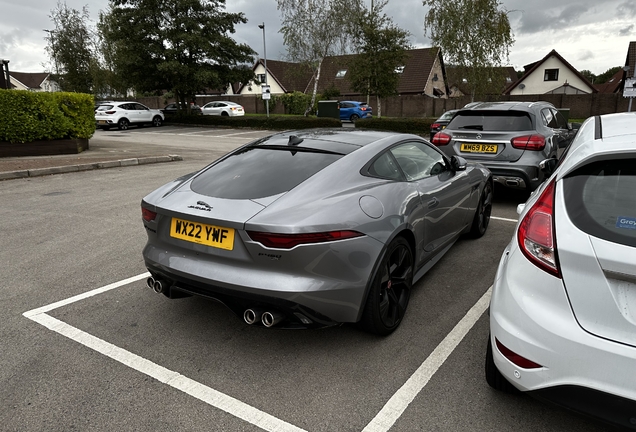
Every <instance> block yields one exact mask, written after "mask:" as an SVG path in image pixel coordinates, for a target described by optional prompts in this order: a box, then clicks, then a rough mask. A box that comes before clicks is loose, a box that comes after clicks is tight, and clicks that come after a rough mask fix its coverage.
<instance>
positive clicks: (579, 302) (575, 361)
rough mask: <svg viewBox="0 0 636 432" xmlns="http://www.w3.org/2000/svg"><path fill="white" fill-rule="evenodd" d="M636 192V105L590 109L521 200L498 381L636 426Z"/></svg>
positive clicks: (496, 365)
mask: <svg viewBox="0 0 636 432" xmlns="http://www.w3.org/2000/svg"><path fill="white" fill-rule="evenodd" d="M555 165H557V162H556V160H554V159H551V160H548V161H546V162H544V163H543V164H542V166H543V167H544V169H546V170H548V172H550V170H551V169H552V168H553V167H554V166H555ZM634 191H636V113H622V114H609V115H603V116H596V117H592V118H589V119H588V120H586V121H585V122H584V123H583V125H582V127H581V129H580V130H579V133H578V135H577V136H576V138H575V139H574V141H573V142H572V144H571V145H570V147H569V148H568V149H567V150H566V152H565V154H564V156H563V157H562V158H561V160H560V161H559V162H558V166H557V167H556V170H555V171H554V173H553V174H552V176H551V177H550V178H549V179H548V180H546V181H545V182H544V184H543V185H541V187H539V188H538V189H537V190H536V191H535V192H534V193H533V194H532V196H531V197H530V199H529V200H528V201H527V203H526V204H525V205H520V206H519V208H518V212H519V213H520V219H519V220H520V222H519V224H518V225H517V228H516V230H515V233H514V235H513V238H512V240H511V242H510V244H509V245H508V246H507V247H506V249H505V250H504V253H503V256H502V257H501V262H500V263H499V268H498V271H497V275H496V277H495V282H494V285H493V289H492V298H491V303H490V337H489V340H488V347H487V353H486V380H487V382H488V384H490V386H492V387H494V388H495V389H499V390H504V391H515V390H520V391H522V392H527V393H528V394H530V395H535V396H537V397H540V398H543V399H547V400H550V401H553V402H556V403H557V404H559V405H562V406H564V407H567V408H570V409H573V410H576V411H580V412H583V413H585V414H587V415H592V416H597V417H600V418H603V419H605V420H608V421H610V422H612V423H615V424H616V425H619V426H622V427H626V428H631V429H633V428H634V427H635V423H636V420H635V419H636V374H634V373H633V371H635V370H636V265H635V263H636V193H635V192H634Z"/></svg>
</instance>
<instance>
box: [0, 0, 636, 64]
mask: <svg viewBox="0 0 636 432" xmlns="http://www.w3.org/2000/svg"><path fill="white" fill-rule="evenodd" d="M107 1H108V0H66V4H67V5H68V6H69V7H71V8H75V9H78V10H81V8H82V7H83V6H87V7H88V9H89V12H90V14H91V17H92V18H93V20H94V22H96V21H97V17H98V13H99V10H100V9H103V8H105V6H106V5H107ZM365 1H367V2H369V1H370V0H365ZM56 4H57V0H0V11H1V12H0V58H5V59H9V60H10V63H9V67H10V70H13V71H19V72H42V71H43V70H44V69H45V67H44V66H43V64H46V63H47V62H48V58H47V55H46V52H45V51H44V47H45V41H44V36H45V32H44V29H52V28H53V24H52V22H51V19H50V17H49V15H50V14H51V10H53V9H54V8H55V6H56ZM226 4H227V10H228V11H229V12H243V13H244V14H245V17H246V18H247V19H248V23H247V24H241V25H239V26H237V28H236V33H235V34H234V35H233V37H234V39H235V40H236V41H238V42H241V43H247V44H248V45H250V46H251V47H252V49H254V50H255V51H256V52H258V55H259V56H262V55H263V33H262V31H261V30H260V29H259V28H258V24H261V23H262V22H264V23H265V38H266V44H267V57H268V58H270V59H275V60H284V58H285V47H284V45H283V40H282V37H281V35H280V33H279V32H278V30H279V28H280V13H279V11H278V10H277V9H276V5H277V3H276V0H226ZM502 4H503V7H504V8H505V9H507V10H508V11H509V19H510V23H511V25H512V29H513V33H514V38H515V43H514V45H513V46H512V49H511V51H510V65H511V66H514V67H515V69H517V70H519V69H522V68H523V66H524V65H526V64H528V63H532V62H535V61H537V60H541V59H542V58H543V57H544V56H545V55H546V54H547V53H549V52H550V51H551V50H552V49H555V50H556V51H557V52H558V53H559V54H561V55H562V56H563V57H564V58H565V59H566V60H567V61H568V62H569V63H570V64H571V65H572V66H573V67H575V68H576V69H578V70H579V71H580V70H584V69H588V70H590V71H592V72H593V73H595V74H597V75H598V74H601V73H603V72H605V71H606V70H607V69H609V68H611V67H614V66H622V65H624V64H625V57H626V55H627V48H628V46H629V42H630V41H636V26H635V23H636V1H635V0H558V1H555V0H502ZM385 12H387V13H388V14H389V15H391V16H392V17H393V20H394V22H395V23H396V24H397V25H399V26H400V27H402V28H403V29H406V30H408V31H409V32H410V33H411V43H412V44H413V45H414V46H415V47H417V48H422V47H430V46H431V44H430V40H429V38H428V37H427V35H425V34H424V30H423V23H424V16H425V15H426V12H427V9H426V8H425V7H424V6H423V5H422V1H421V0H390V1H389V5H388V6H387V8H386V9H385Z"/></svg>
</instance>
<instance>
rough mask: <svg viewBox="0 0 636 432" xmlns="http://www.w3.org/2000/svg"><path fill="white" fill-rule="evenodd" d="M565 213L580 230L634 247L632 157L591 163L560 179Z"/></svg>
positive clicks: (634, 169) (635, 217) (635, 197)
mask: <svg viewBox="0 0 636 432" xmlns="http://www.w3.org/2000/svg"><path fill="white" fill-rule="evenodd" d="M563 188H564V196H565V205H566V209H567V212H568V216H569V217H570V219H571V220H572V222H573V223H574V225H576V227H577V228H579V229H580V230H581V231H583V232H586V233H588V234H590V235H592V236H594V237H598V238H602V239H604V240H608V241H611V242H614V243H619V244H624V245H627V246H636V193H634V191H635V190H636V158H633V159H615V160H605V161H600V162H594V163H591V164H589V165H586V166H585V167H582V168H579V169H578V170H576V171H575V172H573V173H572V174H570V175H569V176H567V177H566V178H565V179H564V182H563Z"/></svg>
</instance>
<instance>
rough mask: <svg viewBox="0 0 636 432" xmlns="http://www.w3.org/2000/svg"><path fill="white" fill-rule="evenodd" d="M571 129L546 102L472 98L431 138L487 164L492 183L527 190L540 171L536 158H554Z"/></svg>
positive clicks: (533, 185) (534, 185) (570, 135)
mask: <svg viewBox="0 0 636 432" xmlns="http://www.w3.org/2000/svg"><path fill="white" fill-rule="evenodd" d="M575 134H576V132H575V131H574V130H573V129H572V127H571V125H569V124H568V123H567V122H566V121H565V118H564V117H563V115H562V114H561V113H560V112H559V111H558V110H557V109H556V108H555V107H554V106H553V105H552V104H550V103H548V102H477V103H474V104H470V106H468V105H467V106H466V107H464V108H463V109H461V110H460V111H459V112H457V113H456V114H455V116H454V117H453V119H452V120H451V121H450V123H448V126H447V127H446V128H445V129H444V130H443V131H441V132H438V133H436V134H435V135H434V136H433V137H432V143H433V144H435V145H436V146H438V147H439V148H440V150H442V151H443V152H444V153H445V154H446V155H447V156H448V157H450V156H453V155H459V156H462V157H463V158H465V159H466V160H469V161H475V162H479V163H481V164H482V165H484V166H485V167H486V168H488V169H489V170H490V171H491V172H492V174H493V178H494V180H495V182H497V183H499V184H501V185H503V186H506V187H509V188H514V189H524V190H528V191H532V190H534V189H536V188H537V186H539V185H540V184H541V183H542V182H543V180H544V179H545V176H544V174H543V172H542V171H541V170H540V169H539V163H540V162H541V161H542V160H544V159H548V158H555V157H557V152H558V149H559V148H563V147H567V145H568V144H569V143H570V142H571V141H572V139H573V138H574V135H575Z"/></svg>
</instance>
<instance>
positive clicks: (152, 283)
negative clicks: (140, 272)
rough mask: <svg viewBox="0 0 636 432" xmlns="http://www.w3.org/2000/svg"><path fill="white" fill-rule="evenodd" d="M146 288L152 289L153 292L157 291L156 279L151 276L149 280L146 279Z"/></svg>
mask: <svg viewBox="0 0 636 432" xmlns="http://www.w3.org/2000/svg"><path fill="white" fill-rule="evenodd" d="M146 286H147V287H148V288H150V289H151V290H154V289H155V278H153V277H152V276H150V277H149V278H148V279H146Z"/></svg>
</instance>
